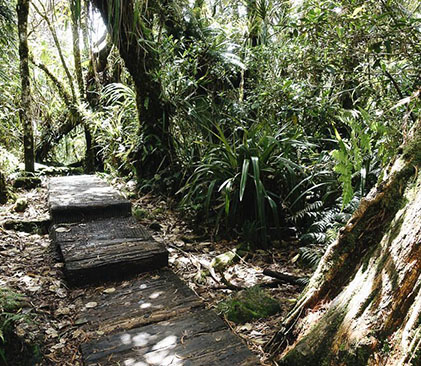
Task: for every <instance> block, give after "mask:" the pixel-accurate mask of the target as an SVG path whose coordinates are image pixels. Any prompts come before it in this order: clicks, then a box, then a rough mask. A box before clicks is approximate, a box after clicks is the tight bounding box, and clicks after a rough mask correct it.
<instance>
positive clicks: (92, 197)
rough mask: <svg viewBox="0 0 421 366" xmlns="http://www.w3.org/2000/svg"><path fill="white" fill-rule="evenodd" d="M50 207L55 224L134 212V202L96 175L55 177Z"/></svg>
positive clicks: (50, 182) (50, 181)
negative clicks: (132, 210)
mask: <svg viewBox="0 0 421 366" xmlns="http://www.w3.org/2000/svg"><path fill="white" fill-rule="evenodd" d="M49 208H50V214H51V219H52V221H53V222H54V223H61V222H77V221H82V220H92V219H95V218H105V217H121V216H130V214H131V203H130V201H128V200H126V199H125V198H123V197H122V196H121V195H120V193H119V192H117V190H116V189H114V188H112V187H111V186H110V185H109V184H107V183H106V182H104V181H103V180H102V179H100V178H99V177H97V176H95V175H75V176H68V177H56V178H51V179H50V180H49Z"/></svg>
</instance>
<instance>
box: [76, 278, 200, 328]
mask: <svg viewBox="0 0 421 366" xmlns="http://www.w3.org/2000/svg"><path fill="white" fill-rule="evenodd" d="M107 288H108V289H110V288H112V289H114V291H113V292H109V291H104V290H105V288H104V287H103V288H97V289H96V291H94V292H93V293H91V294H90V295H88V296H87V297H86V298H85V299H84V303H85V304H89V303H96V304H97V305H96V306H95V307H93V308H85V309H84V310H83V311H82V313H81V319H80V320H81V321H82V322H86V324H85V325H84V327H83V328H84V329H85V330H86V331H88V332H89V331H92V332H96V331H100V333H101V334H106V335H108V334H110V333H115V332H116V331H121V330H128V329H132V328H135V327H139V326H142V325H147V324H151V323H156V322H159V321H163V320H166V319H169V318H173V317H175V316H178V315H180V314H183V313H185V312H188V311H191V310H192V309H195V308H199V307H202V308H203V303H202V301H201V300H200V299H199V298H198V297H197V296H196V295H195V294H194V292H193V291H192V290H190V289H189V288H188V287H187V286H186V285H185V284H184V283H183V282H182V281H181V280H180V279H179V278H178V277H177V276H176V275H175V274H174V273H173V272H171V271H169V270H161V271H159V272H155V273H152V274H151V275H149V274H148V275H147V276H145V275H144V276H138V277H137V278H134V279H132V280H131V281H124V282H116V283H111V284H109V285H108V287H107Z"/></svg>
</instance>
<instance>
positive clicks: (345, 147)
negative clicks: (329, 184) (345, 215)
mask: <svg viewBox="0 0 421 366" xmlns="http://www.w3.org/2000/svg"><path fill="white" fill-rule="evenodd" d="M338 119H339V121H340V122H341V123H342V126H344V127H345V128H348V129H349V132H348V133H347V135H348V136H349V137H348V138H347V139H346V140H345V139H342V137H341V136H340V134H339V132H338V130H337V129H336V128H335V127H334V130H335V136H336V139H337V141H338V145H339V148H338V149H337V150H333V151H332V156H333V158H334V159H335V161H336V165H335V168H334V170H335V172H337V173H339V181H340V182H341V183H342V192H343V193H342V194H343V205H347V204H348V203H349V202H350V201H351V200H352V197H353V196H354V187H353V186H356V188H357V190H359V195H360V196H364V195H365V194H366V193H367V188H371V186H372V185H373V184H374V182H375V180H376V176H377V175H378V174H379V167H380V166H381V160H389V159H390V158H391V156H392V154H391V153H394V150H393V149H389V150H387V149H385V144H386V141H385V139H386V137H387V130H386V128H385V127H384V126H382V125H381V124H379V123H378V122H377V121H376V120H375V119H373V118H371V116H370V115H369V114H368V113H367V112H366V111H364V110H363V109H360V111H343V112H342V114H341V115H340V116H339V117H338ZM373 176H374V179H373ZM370 178H371V182H370ZM353 181H354V184H353ZM370 183H371V184H370Z"/></svg>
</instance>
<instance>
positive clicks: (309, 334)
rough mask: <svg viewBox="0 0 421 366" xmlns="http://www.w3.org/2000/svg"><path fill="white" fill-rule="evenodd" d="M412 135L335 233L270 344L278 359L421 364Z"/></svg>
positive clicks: (420, 242) (419, 245)
mask: <svg viewBox="0 0 421 366" xmlns="http://www.w3.org/2000/svg"><path fill="white" fill-rule="evenodd" d="M414 141H415V143H414ZM414 141H413V142H412V144H413V145H412V146H415V149H412V151H410V150H411V149H409V150H408V151H409V152H407V153H405V154H403V156H401V157H399V158H397V159H396V161H395V163H394V164H393V165H392V166H391V167H390V168H389V169H388V171H386V173H385V177H384V178H383V180H382V181H381V182H380V183H379V184H378V185H377V187H375V188H374V189H373V190H372V191H371V192H370V194H369V195H368V196H367V197H366V198H365V199H364V200H363V201H362V202H361V205H360V207H359V208H358V210H357V211H356V212H355V214H354V215H353V217H352V219H351V220H350V221H349V222H348V223H347V225H346V226H345V227H344V228H343V229H342V230H341V231H340V233H339V236H338V239H337V240H336V242H334V243H333V244H332V245H331V246H330V247H329V248H328V250H327V252H326V254H325V255H324V257H323V259H322V261H321V263H320V264H319V266H318V268H317V270H316V272H315V274H314V275H313V277H312V278H311V280H310V283H309V285H308V286H307V288H306V290H305V291H304V293H303V295H302V297H301V299H300V300H299V301H298V303H297V305H296V306H295V307H294V309H293V310H292V311H291V313H290V314H289V315H288V316H287V317H286V319H285V320H284V322H283V324H282V328H281V330H280V331H279V332H278V334H277V335H276V336H275V337H274V338H273V339H272V340H271V341H270V342H269V344H268V345H267V349H268V351H270V352H271V353H272V354H273V355H274V357H275V358H276V359H278V361H279V364H284V365H288V366H295V365H300V366H306V365H309V366H310V365H311V366H317V365H323V366H325V365H326V366H328V365H335V366H341V365H347V366H349V365H356V366H363V365H383V366H392V365H393V366H398V365H399V366H402V365H411V366H416V365H417V366H418V365H421V176H419V175H418V168H419V165H420V162H421V159H419V151H418V152H417V150H419V149H420V147H421V143H420V142H419V141H420V136H418V137H416V138H414ZM417 141H418V142H417ZM417 154H418V157H416V156H417ZM414 156H415V157H414Z"/></svg>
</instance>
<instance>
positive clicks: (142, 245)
mask: <svg viewBox="0 0 421 366" xmlns="http://www.w3.org/2000/svg"><path fill="white" fill-rule="evenodd" d="M50 236H51V239H52V241H53V243H54V244H55V245H56V246H57V248H58V250H59V252H60V253H61V255H62V258H63V260H64V272H65V275H66V278H67V280H68V282H69V283H70V284H72V285H82V284H85V283H92V282H97V281H109V280H115V279H121V278H125V277H127V276H130V275H133V274H137V273H141V272H147V271H151V270H154V269H158V268H162V267H164V266H166V265H167V264H168V252H167V250H166V249H165V247H164V245H162V244H160V243H158V242H157V241H155V240H154V239H153V238H152V237H151V235H150V234H149V232H148V231H147V230H146V229H145V228H144V227H143V226H142V225H141V224H139V223H138V222H137V220H136V219H135V218H133V217H115V218H108V219H99V220H93V221H86V222H81V223H70V224H55V225H53V226H52V227H51V229H50Z"/></svg>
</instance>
